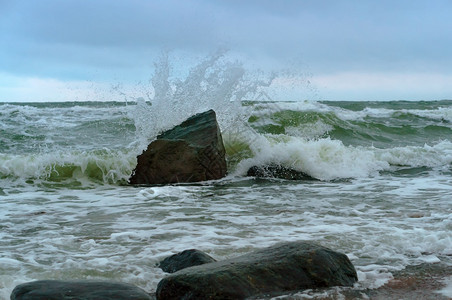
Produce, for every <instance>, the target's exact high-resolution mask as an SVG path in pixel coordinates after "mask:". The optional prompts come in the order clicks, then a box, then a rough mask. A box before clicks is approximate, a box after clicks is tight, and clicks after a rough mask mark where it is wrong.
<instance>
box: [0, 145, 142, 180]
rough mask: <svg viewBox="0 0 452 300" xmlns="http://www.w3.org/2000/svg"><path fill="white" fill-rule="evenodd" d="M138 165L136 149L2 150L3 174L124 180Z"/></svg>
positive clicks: (29, 177) (30, 177) (0, 175)
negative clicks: (134, 150)
mask: <svg viewBox="0 0 452 300" xmlns="http://www.w3.org/2000/svg"><path fill="white" fill-rule="evenodd" d="M135 165H136V153H135V152H133V151H124V150H109V149H103V150H96V151H73V152H66V151H57V152H51V153H42V154H28V155H27V154H19V155H10V154H0V178H15V179H22V180H44V181H49V182H61V181H65V180H76V181H79V182H85V181H92V182H97V183H102V184H104V183H106V184H108V183H109V184H121V183H124V182H127V179H128V177H129V176H130V174H131V173H132V170H133V168H134V167H135Z"/></svg>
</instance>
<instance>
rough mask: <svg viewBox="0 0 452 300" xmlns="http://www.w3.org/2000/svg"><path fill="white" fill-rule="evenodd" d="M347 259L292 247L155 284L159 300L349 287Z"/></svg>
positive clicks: (309, 246) (306, 245)
mask: <svg viewBox="0 0 452 300" xmlns="http://www.w3.org/2000/svg"><path fill="white" fill-rule="evenodd" d="M357 280H358V279H357V274H356V271H355V268H354V267H353V265H352V264H351V262H350V260H349V259H348V257H347V256H346V255H345V254H342V253H338V252H335V251H333V250H330V249H328V248H325V247H322V246H320V245H317V244H314V243H311V242H290V243H283V244H277V245H275V246H272V247H269V248H266V249H262V250H258V251H255V252H252V253H249V254H246V255H243V256H240V257H237V258H233V259H228V260H225V261H219V262H214V263H209V264H204V265H200V266H195V267H190V268H186V269H183V270H180V271H178V272H176V273H174V274H172V275H170V276H168V277H166V278H164V279H163V280H162V281H160V282H159V284H158V287H157V292H156V296H157V299H245V298H247V297H252V296H259V295H260V296H264V295H265V296H269V295H270V296H276V295H279V294H283V293H288V292H293V291H299V290H303V289H313V288H323V287H331V286H352V285H353V284H354V283H355V282H356V281H357Z"/></svg>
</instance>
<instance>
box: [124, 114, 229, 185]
mask: <svg viewBox="0 0 452 300" xmlns="http://www.w3.org/2000/svg"><path fill="white" fill-rule="evenodd" d="M225 155H226V152H225V149H224V145H223V139H222V137H221V132H220V128H219V126H218V123H217V119H216V115H215V112H214V111H213V110H209V111H206V112H204V113H200V114H197V115H194V116H192V117H190V118H188V119H187V120H185V121H184V122H182V123H181V124H180V125H177V126H175V127H174V128H172V129H170V130H168V131H166V132H164V133H162V134H161V135H159V136H158V137H157V139H156V140H154V141H153V142H152V143H150V144H149V146H148V147H147V149H146V150H145V151H143V153H142V154H141V155H139V156H138V157H137V161H138V162H137V166H136V168H135V170H134V171H133V173H132V176H131V177H130V179H129V183H131V184H167V183H180V182H198V181H205V180H214V179H220V178H222V177H224V176H226V159H225Z"/></svg>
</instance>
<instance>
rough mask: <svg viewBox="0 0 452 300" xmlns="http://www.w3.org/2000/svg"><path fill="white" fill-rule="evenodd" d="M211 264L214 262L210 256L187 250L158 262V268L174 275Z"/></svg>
mask: <svg viewBox="0 0 452 300" xmlns="http://www.w3.org/2000/svg"><path fill="white" fill-rule="evenodd" d="M211 262H216V260H215V259H214V258H212V257H211V256H210V255H208V254H206V253H204V252H202V251H199V250H196V249H189V250H184V251H182V252H179V253H176V254H174V255H171V256H169V257H167V258H165V259H164V260H162V261H161V262H160V264H159V267H160V268H161V269H162V270H163V271H165V272H167V273H174V272H177V271H179V270H182V269H185V268H189V267H193V266H199V265H203V264H208V263H211Z"/></svg>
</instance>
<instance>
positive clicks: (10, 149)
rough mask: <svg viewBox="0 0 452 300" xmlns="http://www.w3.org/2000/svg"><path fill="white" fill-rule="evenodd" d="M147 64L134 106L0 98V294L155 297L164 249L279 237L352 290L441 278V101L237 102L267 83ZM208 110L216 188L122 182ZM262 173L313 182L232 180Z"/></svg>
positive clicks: (208, 63) (448, 192)
mask: <svg viewBox="0 0 452 300" xmlns="http://www.w3.org/2000/svg"><path fill="white" fill-rule="evenodd" d="M156 66H157V70H156V73H155V75H154V77H153V79H152V85H153V90H152V91H150V92H149V93H146V94H145V96H144V97H143V98H147V101H144V99H138V101H125V102H121V103H120V102H76V103H70V102H62V103H1V104H0V299H8V298H9V294H10V292H11V291H12V289H13V288H14V287H15V286H16V285H17V284H20V283H23V282H26V281H32V280H37V279H107V280H109V279H114V280H118V281H123V282H127V283H131V284H135V285H137V286H139V287H141V288H143V289H145V290H146V291H148V292H153V291H155V289H156V286H157V283H158V282H159V280H160V279H161V278H163V277H164V276H165V274H164V273H163V271H161V270H160V269H159V268H157V267H156V264H157V263H158V262H159V261H160V260H161V259H163V258H164V257H166V256H168V255H170V254H173V253H176V252H179V251H182V250H184V249H189V248H197V249H200V250H203V251H205V252H207V253H209V254H210V255H212V256H213V257H215V258H217V259H224V258H228V257H233V256H237V255H240V254H243V253H247V252H249V251H252V250H253V249H256V248H261V247H265V246H269V245H272V244H274V243H276V242H279V241H290V240H313V241H316V242H318V243H320V244H322V245H324V246H327V247H331V248H332V249H335V250H338V251H341V252H344V253H346V254H347V255H348V256H349V258H350V259H351V260H352V262H353V264H354V265H355V266H356V269H357V271H358V276H359V282H358V283H357V284H356V286H355V287H354V289H355V290H357V291H360V290H365V289H369V288H370V289H375V288H377V287H379V286H382V285H383V284H385V283H386V282H387V281H388V280H390V279H391V278H392V276H393V274H395V272H398V271H400V270H403V269H404V268H406V267H411V266H414V265H420V264H423V265H425V264H427V265H431V264H438V265H439V264H440V265H441V266H442V267H441V268H442V270H443V271H442V272H443V273H444V268H446V273H447V269H450V268H452V233H451V232H452V205H451V203H452V202H451V199H452V101H428V102H406V101H395V102H320V101H300V102H265V103H264V102H259V101H258V102H256V101H255V102H246V101H242V99H244V98H248V99H259V98H266V97H265V93H264V92H265V91H264V90H263V88H265V87H266V86H268V85H269V84H271V78H269V79H266V80H263V79H262V78H261V79H258V80H257V79H253V78H252V77H247V75H246V74H245V72H244V70H243V68H241V66H240V65H238V64H236V63H228V62H225V61H222V58H221V55H217V56H215V55H214V56H212V57H208V58H207V59H206V60H204V61H202V62H201V63H200V64H199V65H198V66H196V67H195V68H193V69H192V71H191V72H190V74H189V75H188V76H187V78H186V79H185V80H182V81H180V80H179V81H171V80H170V79H169V78H170V72H169V66H168V63H167V60H165V57H164V58H163V60H162V61H161V62H159V63H158V64H157V65H156ZM151 92H152V93H151ZM126 99H127V97H126ZM210 108H213V109H214V110H215V111H216V112H217V117H218V119H219V123H220V126H221V129H222V133H223V139H224V142H225V147H226V150H227V160H228V166H229V175H228V176H227V177H226V178H224V179H221V180H218V181H212V182H205V183H199V184H190V185H187V184H184V185H169V186H148V187H143V186H142V187H132V186H129V185H127V180H128V178H129V176H130V174H131V172H132V170H133V168H134V167H135V164H136V156H137V155H138V154H140V153H141V152H142V150H143V149H144V148H145V147H146V146H147V144H148V143H149V142H150V141H151V140H152V139H153V138H154V137H155V136H156V135H157V134H158V133H159V132H161V131H162V130H165V129H169V128H171V127H172V126H174V125H175V124H177V123H179V122H181V121H183V120H184V119H185V118H187V117H189V116H190V115H192V114H194V113H197V112H201V111H204V110H207V109H210ZM268 163H277V164H281V165H284V166H286V167H291V168H294V169H297V170H300V171H303V172H305V173H308V174H309V175H311V176H312V177H315V178H317V179H319V180H318V181H285V180H277V179H273V180H263V179H254V178H249V177H246V176H245V174H246V171H247V169H248V168H249V167H251V166H253V165H261V164H268ZM418 276H422V272H420V274H418ZM447 280H450V278H449V279H447V278H445V283H444V285H447V284H448V282H447ZM449 284H450V283H449ZM449 289H450V288H449ZM446 290H447V288H445V291H446ZM328 293H329V294H330V295H339V296H338V297H339V298H340V294H341V293H340V290H339V292H338V290H336V289H335V290H334V291H330V292H326V294H327V295H328ZM444 293H447V291H446V292H444ZM303 295H304V296H303ZM322 295H323V296H325V293H324V292H320V294H316V292H314V291H311V292H309V293H307V294H306V293H304V294H303V293H301V294H300V295H299V297H301V298H303V297H305V296H306V297H310V298H316V297H322Z"/></svg>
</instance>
